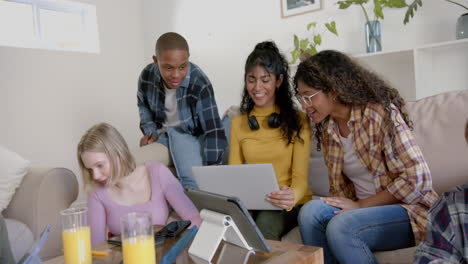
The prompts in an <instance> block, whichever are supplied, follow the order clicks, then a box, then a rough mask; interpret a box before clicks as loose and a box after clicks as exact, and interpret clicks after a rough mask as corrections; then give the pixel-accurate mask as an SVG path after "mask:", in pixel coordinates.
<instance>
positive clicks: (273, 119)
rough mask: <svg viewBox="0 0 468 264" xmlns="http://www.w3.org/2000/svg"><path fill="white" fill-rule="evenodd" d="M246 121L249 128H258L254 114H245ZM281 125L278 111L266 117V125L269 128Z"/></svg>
mask: <svg viewBox="0 0 468 264" xmlns="http://www.w3.org/2000/svg"><path fill="white" fill-rule="evenodd" d="M247 123H248V124H249V127H250V129H251V130H258V129H260V125H259V124H258V121H257V118H256V117H255V116H251V115H249V114H247ZM280 125H281V120H280V115H279V114H278V113H272V114H271V115H270V116H269V117H268V126H269V127H271V128H278V127H280Z"/></svg>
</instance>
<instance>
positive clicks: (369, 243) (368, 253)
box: [298, 200, 415, 263]
mask: <svg viewBox="0 0 468 264" xmlns="http://www.w3.org/2000/svg"><path fill="white" fill-rule="evenodd" d="M335 210H339V209H338V208H335V207H333V206H330V205H327V204H326V203H325V202H323V201H320V200H312V201H309V202H308V203H306V204H305V205H304V206H303V207H302V209H301V211H300V213H299V219H298V222H299V228H300V231H301V236H302V241H303V242H304V244H306V245H311V246H317V247H321V248H323V250H324V258H325V262H324V263H337V262H339V263H377V261H376V259H375V258H374V255H373V254H372V251H384V250H394V249H400V248H406V247H411V246H414V243H415V242H414V236H413V232H412V228H411V224H410V220H409V217H408V214H407V212H406V210H405V209H404V208H403V207H401V206H399V205H385V206H376V207H369V208H362V209H355V210H351V211H346V212H343V213H340V214H335V213H333V211H335Z"/></svg>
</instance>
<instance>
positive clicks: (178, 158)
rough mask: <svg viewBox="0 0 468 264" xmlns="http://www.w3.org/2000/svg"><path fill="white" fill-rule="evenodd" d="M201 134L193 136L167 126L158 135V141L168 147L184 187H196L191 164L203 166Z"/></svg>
mask: <svg viewBox="0 0 468 264" xmlns="http://www.w3.org/2000/svg"><path fill="white" fill-rule="evenodd" d="M202 138H203V137H202V136H200V137H198V138H197V137H194V136H192V135H191V134H188V133H185V132H182V131H181V130H180V129H178V128H176V127H167V128H166V132H165V133H163V134H161V135H160V136H159V137H158V141H157V142H158V143H161V144H164V145H165V146H167V147H168V149H169V153H170V154H171V157H172V160H173V162H174V167H175V168H176V172H177V177H178V178H179V181H180V183H181V184H182V186H183V187H184V189H198V185H197V183H196V182H195V179H194V178H193V175H192V167H193V166H203V157H204V155H203V146H204V144H203V140H202Z"/></svg>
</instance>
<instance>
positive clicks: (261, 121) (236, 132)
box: [229, 41, 312, 240]
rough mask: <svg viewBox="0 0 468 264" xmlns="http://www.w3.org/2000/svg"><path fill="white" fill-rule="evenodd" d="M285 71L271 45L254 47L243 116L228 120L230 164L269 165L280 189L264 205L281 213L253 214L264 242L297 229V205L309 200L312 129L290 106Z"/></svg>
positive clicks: (247, 69)
mask: <svg viewBox="0 0 468 264" xmlns="http://www.w3.org/2000/svg"><path fill="white" fill-rule="evenodd" d="M291 92H292V90H291V88H290V84H289V67H288V63H287V62H286V60H285V58H284V57H283V55H281V53H280V52H279V50H278V48H277V47H276V45H275V43H274V42H270V41H267V42H262V43H259V44H257V45H256V46H255V49H254V50H253V51H252V53H250V55H249V56H248V58H247V62H246V64H245V74H244V90H243V95H242V102H241V109H240V110H241V115H239V116H236V117H235V118H234V119H233V120H232V125H231V132H230V145H229V148H230V151H229V164H244V163H249V164H255V163H272V164H273V168H274V171H275V173H276V178H277V180H278V186H279V187H280V189H279V190H272V192H271V193H269V194H267V195H266V199H267V201H269V202H270V203H271V204H273V205H274V206H277V207H279V208H280V209H283V210H261V211H255V212H254V213H253V215H254V218H255V221H256V223H257V226H258V227H259V229H260V231H261V232H262V233H263V235H264V236H265V238H267V239H273V240H280V238H281V236H282V235H283V234H285V233H287V232H288V231H289V230H291V229H292V228H293V227H294V226H296V225H297V215H298V212H299V206H300V205H302V204H304V203H305V202H307V201H309V200H310V199H311V196H312V194H311V192H310V190H309V188H308V184H307V171H308V158H309V153H310V128H309V123H308V121H307V117H306V116H305V114H304V113H302V112H299V111H298V110H297V109H295V107H294V103H293V101H292V96H291Z"/></svg>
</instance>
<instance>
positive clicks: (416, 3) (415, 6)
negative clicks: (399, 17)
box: [403, 0, 468, 25]
mask: <svg viewBox="0 0 468 264" xmlns="http://www.w3.org/2000/svg"><path fill="white" fill-rule="evenodd" d="M445 1H446V2H449V3H452V4H454V5H458V6H461V7H463V8H464V9H466V10H468V7H467V6H465V5H463V4H460V3H459V2H457V1H453V0H445ZM418 6H422V0H414V1H413V3H411V4H409V5H408V10H406V13H405V19H404V20H403V23H404V24H405V25H406V24H407V23H408V22H409V20H410V19H411V18H412V17H413V16H414V12H416V11H417V10H418Z"/></svg>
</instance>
